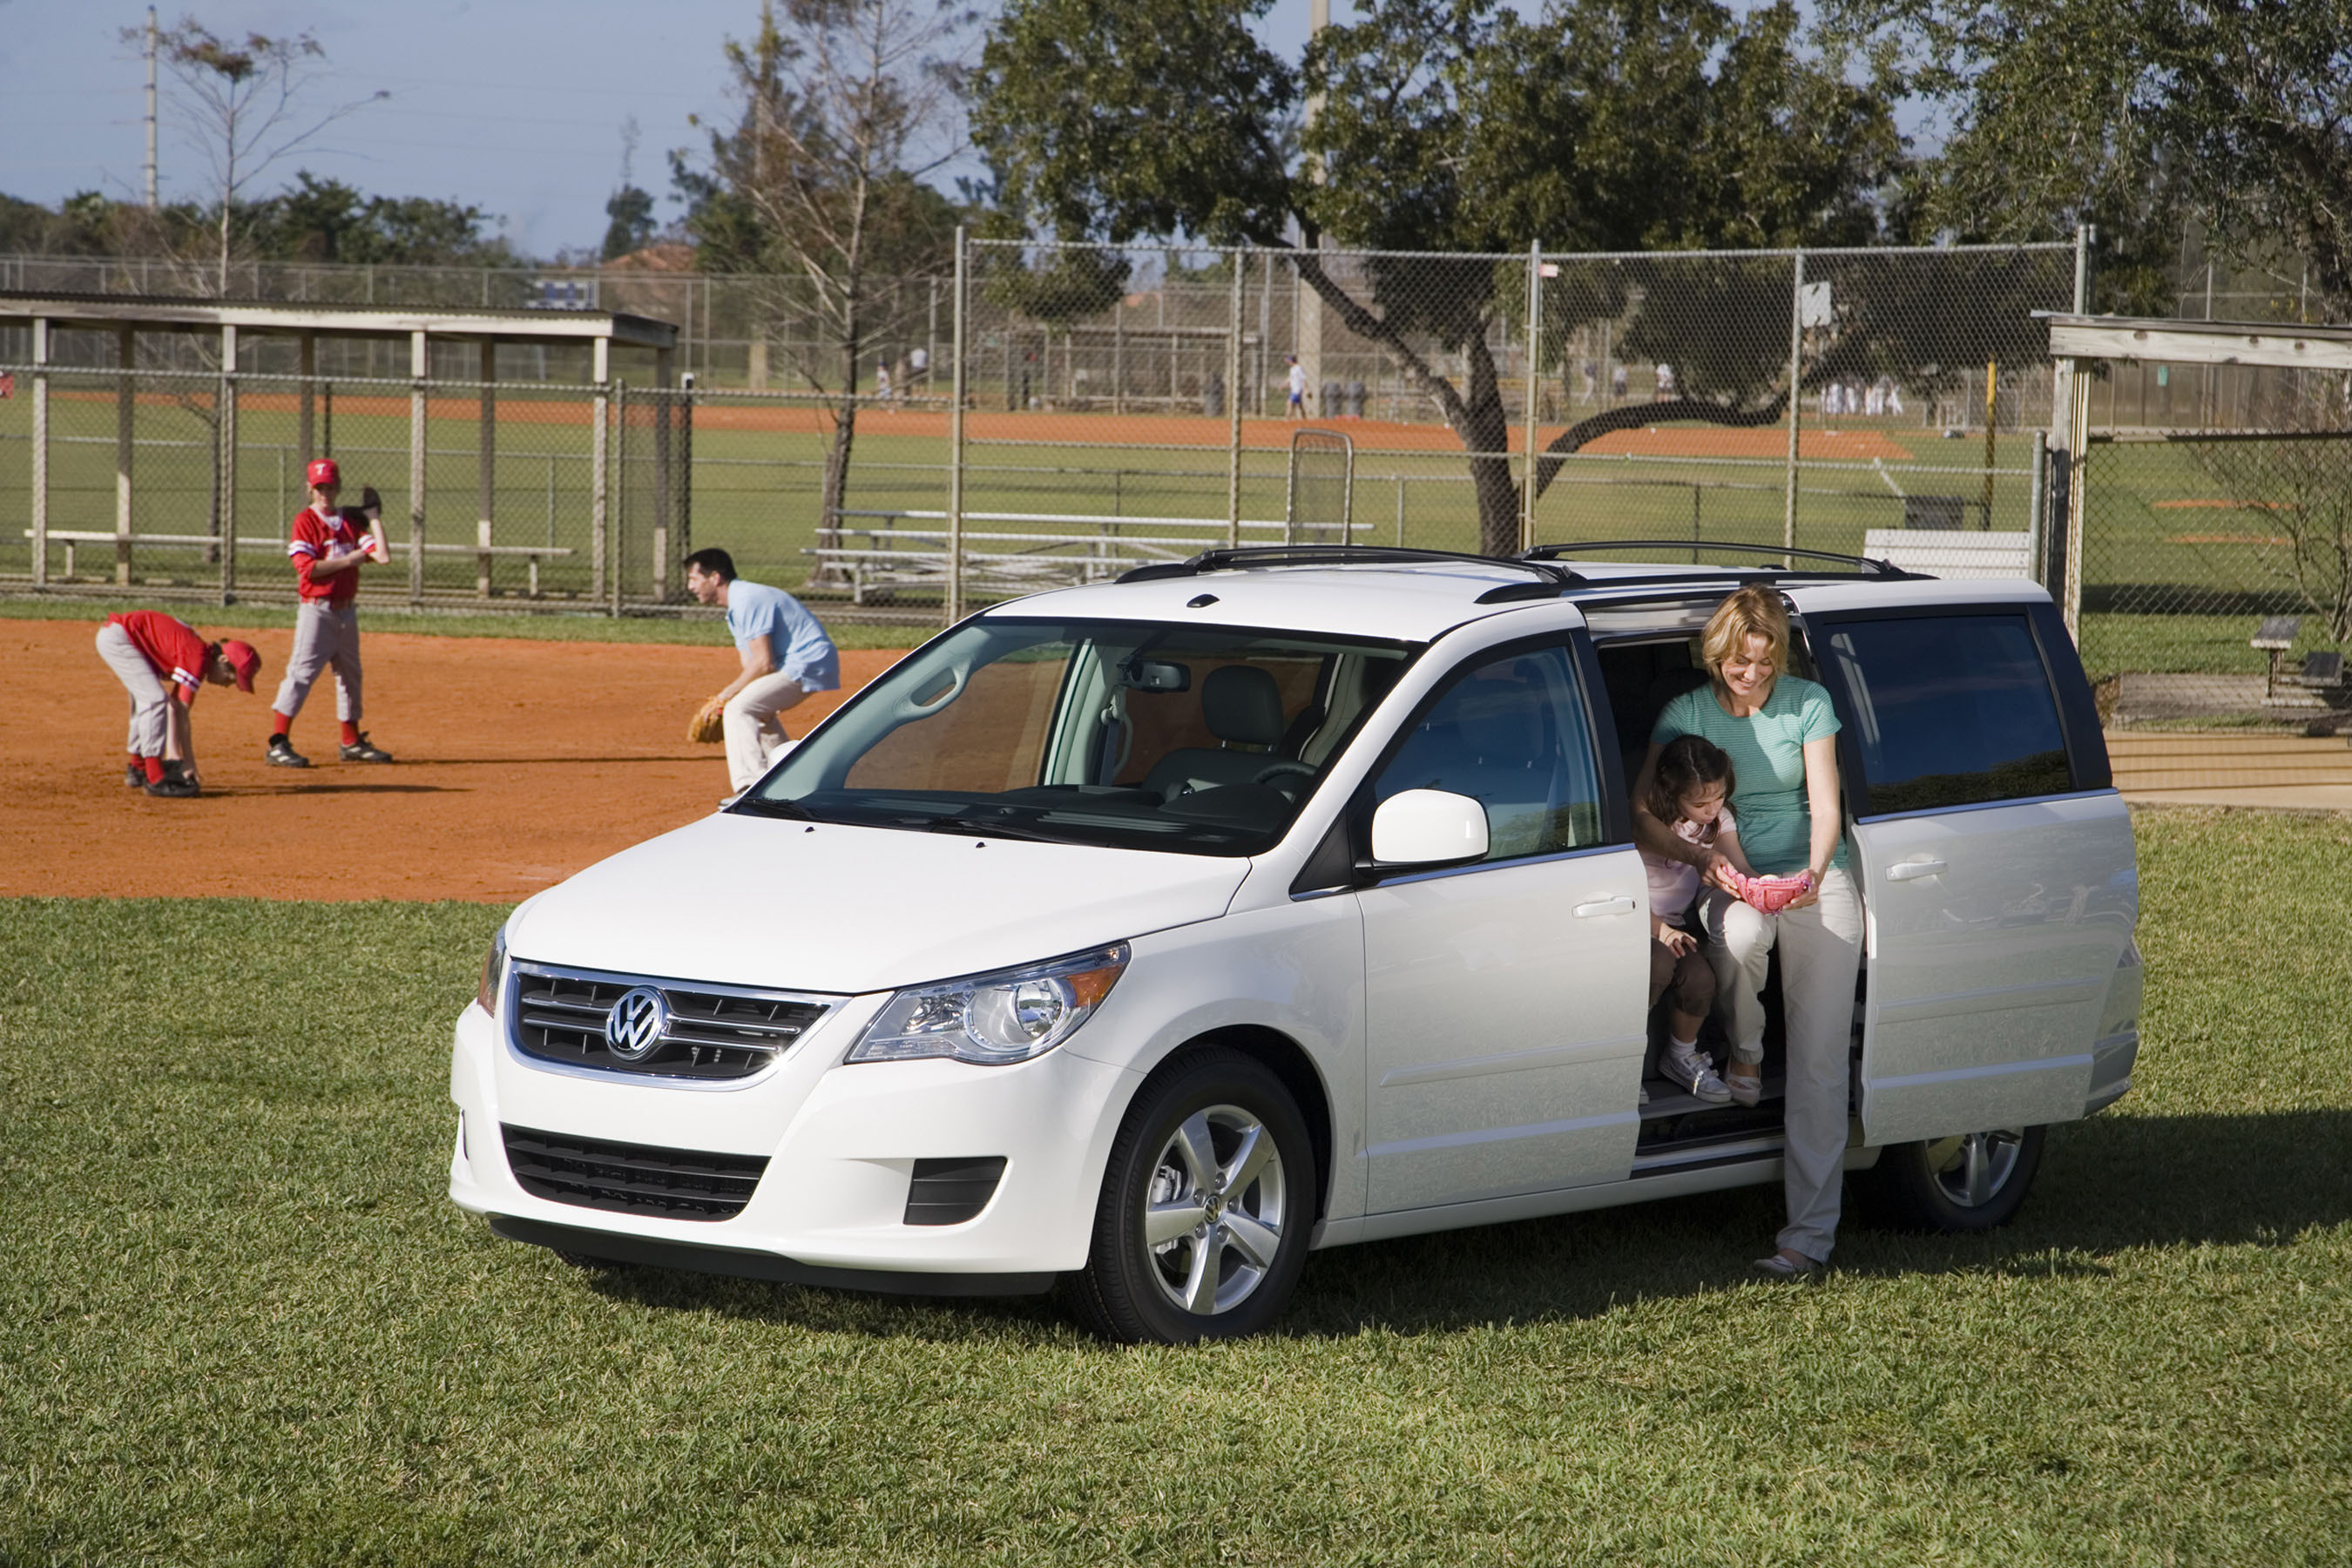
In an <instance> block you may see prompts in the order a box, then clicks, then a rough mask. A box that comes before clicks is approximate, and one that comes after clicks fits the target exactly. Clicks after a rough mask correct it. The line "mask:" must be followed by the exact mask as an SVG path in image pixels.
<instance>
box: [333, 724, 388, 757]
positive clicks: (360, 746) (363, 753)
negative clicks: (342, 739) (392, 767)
mask: <svg viewBox="0 0 2352 1568" xmlns="http://www.w3.org/2000/svg"><path fill="white" fill-rule="evenodd" d="M342 757H343V761H345V762H347V763H388V762H390V761H392V753H391V752H387V751H383V750H382V749H380V748H379V747H377V746H376V745H375V744H374V743H373V742H370V741H369V740H368V738H367V731H365V730H362V731H360V738H359V739H358V740H356V741H354V742H352V743H351V744H350V745H348V746H345V747H344V748H343V751H342Z"/></svg>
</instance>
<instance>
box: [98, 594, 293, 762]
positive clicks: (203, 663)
mask: <svg viewBox="0 0 2352 1568" xmlns="http://www.w3.org/2000/svg"><path fill="white" fill-rule="evenodd" d="M98 657H99V658H102V659H104V660H106V664H107V668H110V669H111V670H113V671H114V675H115V679H118V680H120V681H121V682H122V684H123V686H124V687H125V688H126V689H129V691H130V693H131V737H130V740H129V742H127V743H126V745H125V748H124V749H125V750H126V751H128V752H130V753H131V765H130V766H129V767H128V768H126V769H125V770H124V771H123V776H122V782H123V783H124V784H130V785H131V786H133V787H135V788H139V789H144V790H145V791H146V792H147V793H148V794H149V795H160V796H163V798H165V799H167V800H184V799H186V798H188V797H189V796H191V795H195V794H197V793H198V787H197V780H196V751H195V734H194V728H193V726H192V725H191V723H190V719H189V713H188V707H189V704H191V703H193V702H194V701H195V700H196V689H197V688H198V687H199V686H201V685H203V684H204V683H205V681H211V682H212V683H213V684H214V685H215V686H231V685H233V686H235V687H236V689H238V690H239V691H250V690H252V689H253V678H254V677H255V676H256V675H257V674H258V673H260V670H261V656H260V655H259V654H258V653H256V652H255V651H254V648H253V645H252V644H251V643H243V642H236V641H228V642H215V643H208V642H206V641H205V639H204V638H203V637H201V636H199V635H198V634H197V631H196V628H195V627H194V626H190V625H188V623H187V622H185V621H183V620H179V619H176V618H174V617H173V616H167V615H165V614H163V611H161V610H130V611H126V612H124V613H123V614H121V615H116V616H107V617H106V624H105V625H104V626H100V627H99V628H98Z"/></svg>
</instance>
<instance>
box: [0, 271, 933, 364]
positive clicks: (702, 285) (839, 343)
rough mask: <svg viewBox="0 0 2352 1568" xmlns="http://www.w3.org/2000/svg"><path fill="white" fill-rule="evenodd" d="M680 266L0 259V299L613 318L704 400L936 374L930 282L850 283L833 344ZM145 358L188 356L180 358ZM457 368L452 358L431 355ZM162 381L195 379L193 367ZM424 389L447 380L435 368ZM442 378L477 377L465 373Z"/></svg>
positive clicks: (385, 356) (563, 356) (744, 285)
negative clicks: (851, 325) (853, 316)
mask: <svg viewBox="0 0 2352 1568" xmlns="http://www.w3.org/2000/svg"><path fill="white" fill-rule="evenodd" d="M692 254H693V253H692V252H691V251H690V250H688V248H686V247H682V246H656V247H652V248H651V249H649V250H647V251H646V252H643V253H640V257H639V258H636V259H634V260H624V261H621V262H616V263H613V264H609V265H606V266H604V267H592V268H571V267H544V268H485V267H369V266H349V265H330V264H321V263H303V262H261V261H240V262H235V263H232V264H231V266H230V268H229V278H228V284H227V287H226V289H221V288H217V287H216V284H217V283H218V272H217V270H216V268H215V266H214V265H213V264H211V263H203V264H189V263H184V262H178V261H174V260H173V259H171V258H161V257H153V258H115V257H72V256H66V257H52V256H0V289H14V290H18V291H27V290H46V291H51V292H66V293H76V294H131V295H147V296H187V297H191V298H199V299H210V298H215V297H221V298H226V299H232V300H273V301H282V302H286V303H291V304H316V305H339V304H363V305H404V306H415V307H424V308H432V309H438V310H468V309H485V310H516V309H536V310H549V311H564V310H614V311H624V312H626V313H628V314H631V315H638V316H647V317H651V318H653V319H655V320H656V321H668V322H671V323H672V324H674V325H675V326H676V327H677V369H678V370H680V371H683V372H686V373H688V374H692V375H694V377H695V378H696V381H697V382H698V384H700V385H701V386H703V387H704V388H706V389H709V388H716V387H722V386H723V387H731V388H740V389H746V390H751V391H779V392H810V391H824V392H833V393H837V392H838V391H839V390H840V389H841V388H842V387H844V386H845V385H846V386H848V387H850V388H851V389H852V390H853V391H856V392H862V393H868V394H875V393H878V392H879V391H880V390H881V388H880V386H879V384H878V383H879V381H880V378H881V377H882V376H883V375H886V374H887V376H888V377H889V378H890V379H891V382H892V384H893V386H894V388H895V389H896V390H897V391H898V392H900V393H904V392H906V391H908V390H919V389H920V386H921V384H922V383H923V382H924V381H925V380H926V378H927V373H928V370H929V366H930V365H932V364H936V363H940V353H941V351H942V348H943V346H944V344H945V343H946V342H947V337H948V334H949V333H950V331H951V330H952V327H953V322H952V321H951V320H950V315H949V312H950V308H951V306H950V279H949V277H948V276H947V275H946V274H944V273H942V274H940V275H938V276H932V275H929V274H920V273H918V274H913V275H905V276H901V275H896V274H893V275H887V276H879V277H870V278H866V279H862V280H861V287H860V290H859V298H858V308H857V332H856V343H855V344H854V345H849V344H845V342H844V338H845V333H844V331H843V311H842V303H843V301H842V300H841V298H840V293H839V290H838V289H835V288H830V287H821V286H818V285H815V284H812V283H811V282H809V281H808V280H807V279H799V278H792V277H784V276H780V275H766V274H758V275H754V274H726V273H701V272H695V271H693V270H691V261H692ZM143 352H145V353H168V352H178V353H184V354H194V353H199V352H200V351H199V350H198V349H197V348H196V347H194V346H193V345H185V344H184V345H181V346H180V347H179V348H178V349H177V350H176V351H172V350H164V349H159V348H150V349H145V350H143ZM252 352H254V353H257V354H259V355H260V356H261V357H260V358H258V359H257V360H255V361H252V362H249V363H251V366H252V368H255V369H262V370H274V371H283V372H286V373H288V374H294V373H295V372H296V371H297V369H298V367H297V366H296V365H295V364H294V363H292V356H293V354H294V352H295V350H294V345H293V344H292V343H290V342H268V343H263V344H257V345H256V347H255V349H254V350H253V351H252ZM441 352H443V353H461V352H463V351H462V349H460V348H459V347H458V346H457V345H449V346H448V347H447V348H446V349H445V350H443V351H441ZM318 353H319V359H318V361H317V363H316V366H315V368H316V369H317V371H318V372H320V374H329V375H339V376H359V377H376V376H389V375H400V374H404V373H405V371H406V369H407V353H406V349H405V348H404V345H401V344H399V343H396V342H384V341H380V340H360V339H352V340H339V341H327V340H322V341H321V342H320V343H319V345H318ZM585 354H586V351H585V350H584V349H579V350H572V351H568V352H567V351H566V350H564V349H563V348H562V347H561V346H560V345H547V346H544V347H541V346H538V345H533V346H530V347H528V348H524V347H519V346H509V347H507V348H504V349H502V350H501V351H500V358H499V370H498V379H499V380H500V381H526V380H528V381H548V380H552V381H559V382H578V381H583V380H585V379H587V376H586V374H585ZM169 368H179V369H194V368H198V367H197V366H195V365H194V364H192V363H191V364H180V365H177V366H173V367H169ZM435 368H436V373H437V374H438V373H444V367H443V366H442V365H441V364H439V363H436V366H435ZM446 374H455V375H467V374H474V372H473V369H472V367H471V366H470V365H462V366H457V367H455V368H451V369H447V370H446Z"/></svg>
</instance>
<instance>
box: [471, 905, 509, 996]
mask: <svg viewBox="0 0 2352 1568" xmlns="http://www.w3.org/2000/svg"><path fill="white" fill-rule="evenodd" d="M506 973H507V928H506V927H504V926H500V927H499V934H498V935H496V936H494V937H492V938H490V951H489V952H488V955H487V956H485V957H484V958H483V960H482V983H481V984H479V985H478V986H476V987H475V988H474V1000H475V1001H476V1002H478V1003H479V1004H480V1005H481V1009H482V1011H483V1012H485V1013H488V1015H489V1016H491V1017H493V1018H495V1017H497V1016H499V991H500V990H501V989H502V988H503V986H502V983H503V982H504V980H505V979H506Z"/></svg>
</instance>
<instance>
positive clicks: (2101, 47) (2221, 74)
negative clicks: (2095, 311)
mask: <svg viewBox="0 0 2352 1568" xmlns="http://www.w3.org/2000/svg"><path fill="white" fill-rule="evenodd" d="M1824 11H1825V13H1826V14H1827V15H1828V16H1830V17H1831V18H1832V20H1833V22H1834V23H1835V25H1836V26H1837V28H1838V30H1839V32H1840V34H1841V36H1842V37H1845V38H1847V39H1850V40H1853V41H1855V42H1857V43H1862V44H1865V45H1867V46H1868V47H1871V48H1872V49H1874V51H1876V52H1877V53H1879V54H1880V55H1881V56H1882V57H1883V58H1885V59H1886V60H1887V61H1888V62H1889V64H1890V66H1891V68H1892V69H1893V71H1894V73H1895V79H1897V80H1899V81H1900V82H1901V83H1902V85H1903V86H1904V87H1906V89H1909V90H1910V91H1913V92H1916V93H1917V94H1919V95H1920V96H1922V97H1923V98H1925V99H1927V100H1928V101H1930V102H1931V103H1933V104H1934V105H1936V106H1937V108H1938V109H1939V110H1941V111H1942V113H1943V114H1944V115H1945V117H1946V119H1947V121H1948V125H1949V131H1950V134H1949V135H1948V138H1947V140H1946V142H1945V144H1944V147H1943V149H1942V151H1941V153H1939V155H1938V156H1937V157H1936V158H1935V159H1933V160H1931V161H1928V162H1927V163H1925V164H1924V165H1923V166H1922V168H1921V169H1920V171H1919V174H1920V176H1921V178H1920V180H1919V183H1918V186H1917V188H1916V191H1915V192H1913V193H1912V194H1911V196H1910V200H1909V203H1908V206H1909V208H1910V210H1911V212H1912V214H1913V215H1914V221H1915V222H1916V224H1917V225H1918V226H1920V227H1922V228H1925V229H1928V230H1934V229H1944V230H1948V231H1950V232H1955V233H1958V234H1961V235H1965V236H1970V237H1974V236H1984V237H1992V238H2021V239H2024V238H2033V239H2038V238H2049V237H2058V236H2062V235H2064V234H2066V233H2067V232H2069V231H2071V229H2072V228H2073V226H2074V225H2075V224H2076V223H2079V222H2090V223H2096V224H2097V225H2099V227H2100V234H2101V262H2102V265H2101V276H2100V284H2101V289H2100V296H2099V299H2100V303H2101V304H2102V305H2103V306H2105V307H2109V308H2116V309H2122V310H2131V311H2134V312H2137V313H2156V312H2162V313H2169V308H2170V301H2169V300H2168V299H2167V298H2166V295H2167V294H2168V289H2169V282H2170V279H2169V271H2170V268H2169V263H2170V261H2171V260H2172V258H2174V256H2175V255H2176V253H2177V250H2176V247H2178V245H2179V242H2180V238H2181V235H2182V232H2183V229H2184V226H2188V225H2189V224H2191V223H2193V224H2195V225H2198V226H2202V227H2204V228H2205V229H2206V230H2207V231H2208V233H2209V234H2210V237H2211V238H2212V240H2213V241H2214V242H2215V244H2216V246H2217V247H2218V248H2221V249H2222V250H2223V251H2225V252H2226V253H2228V254H2230V255H2232V256H2233V257H2235V258H2238V259H2241V260H2243V261H2248V262H2254V263H2259V262H2262V261H2266V260H2272V259H2275V258H2279V257H2280V254H2281V253H2282V252H2292V253H2296V254H2299V255H2300V256H2302V257H2303V258H2306V259H2307V260H2308V261H2309V264H2310V267H2311V278H2312V282H2313V284H2314V285H2315V288H2316V289H2318V290H2319V291H2320V292H2321V293H2322V294H2323V296H2324V298H2325V300H2326V301H2327V303H2328V305H2329V306H2330V307H2331V308H2332V309H2333V310H2336V312H2339V313H2340V312H2342V311H2343V310H2347V309H2352V0H2237V3H2234V4H2232V3H2227V0H1997V3H1995V0H1870V3H1869V4H1864V0H1829V3H1828V4H1827V5H1825V6H1824Z"/></svg>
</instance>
